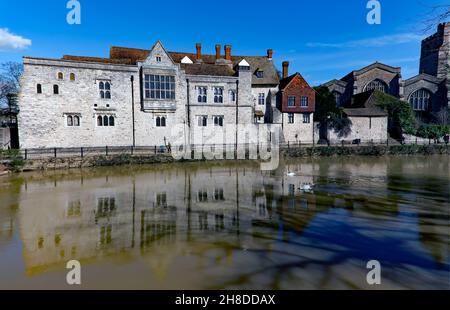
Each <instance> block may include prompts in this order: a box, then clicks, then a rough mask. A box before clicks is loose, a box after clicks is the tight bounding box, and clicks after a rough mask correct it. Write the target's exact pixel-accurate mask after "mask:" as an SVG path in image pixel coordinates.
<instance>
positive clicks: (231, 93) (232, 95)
mask: <svg viewBox="0 0 450 310" xmlns="http://www.w3.org/2000/svg"><path fill="white" fill-rule="evenodd" d="M228 95H229V96H230V101H231V102H236V91H235V90H234V89H230V90H229V91H228Z"/></svg>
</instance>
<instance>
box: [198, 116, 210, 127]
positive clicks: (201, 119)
mask: <svg viewBox="0 0 450 310" xmlns="http://www.w3.org/2000/svg"><path fill="white" fill-rule="evenodd" d="M197 125H198V127H208V116H207V115H197Z"/></svg>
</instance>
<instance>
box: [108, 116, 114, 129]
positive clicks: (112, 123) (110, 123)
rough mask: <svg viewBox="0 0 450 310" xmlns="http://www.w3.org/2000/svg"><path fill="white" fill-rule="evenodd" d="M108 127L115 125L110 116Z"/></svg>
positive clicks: (112, 117)
mask: <svg viewBox="0 0 450 310" xmlns="http://www.w3.org/2000/svg"><path fill="white" fill-rule="evenodd" d="M109 126H113V127H114V126H115V124H114V116H110V117H109Z"/></svg>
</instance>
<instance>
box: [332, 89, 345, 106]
mask: <svg viewBox="0 0 450 310" xmlns="http://www.w3.org/2000/svg"><path fill="white" fill-rule="evenodd" d="M331 93H332V94H333V96H334V101H335V102H336V105H337V106H339V105H340V104H341V97H342V94H341V93H340V92H338V91H337V90H333V91H332V92H331Z"/></svg>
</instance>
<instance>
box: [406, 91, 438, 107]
mask: <svg viewBox="0 0 450 310" xmlns="http://www.w3.org/2000/svg"><path fill="white" fill-rule="evenodd" d="M432 96H433V95H432V93H431V91H429V90H428V89H426V88H419V89H416V90H415V91H413V92H412V93H411V94H410V95H409V99H408V102H409V104H410V106H411V108H412V109H413V110H414V111H419V112H426V111H429V110H430V107H431V98H432Z"/></svg>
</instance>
